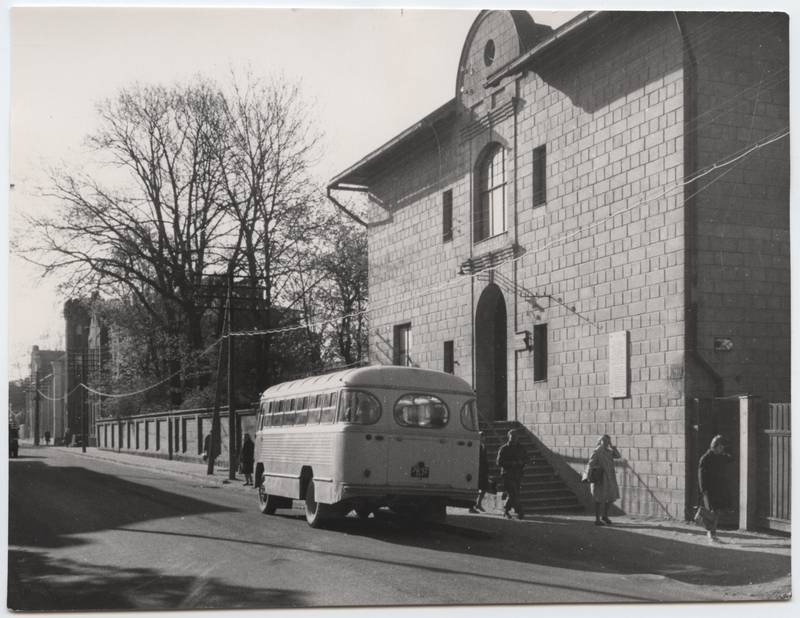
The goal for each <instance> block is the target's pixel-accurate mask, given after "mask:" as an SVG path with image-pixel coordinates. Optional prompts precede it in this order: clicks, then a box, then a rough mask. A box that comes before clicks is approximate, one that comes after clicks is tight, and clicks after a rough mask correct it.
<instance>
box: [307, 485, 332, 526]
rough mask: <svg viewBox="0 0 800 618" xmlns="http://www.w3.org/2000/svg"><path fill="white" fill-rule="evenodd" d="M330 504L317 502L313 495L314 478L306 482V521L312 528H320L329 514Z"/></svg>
mask: <svg viewBox="0 0 800 618" xmlns="http://www.w3.org/2000/svg"><path fill="white" fill-rule="evenodd" d="M331 511H332V509H331V505H330V504H322V503H320V502H317V501H316V499H315V497H314V480H313V479H311V480H309V482H308V487H307V488H306V521H307V522H308V525H309V526H311V527H312V528H321V527H322V525H323V523H324V522H325V520H326V519H328V518H329V517H330V515H331Z"/></svg>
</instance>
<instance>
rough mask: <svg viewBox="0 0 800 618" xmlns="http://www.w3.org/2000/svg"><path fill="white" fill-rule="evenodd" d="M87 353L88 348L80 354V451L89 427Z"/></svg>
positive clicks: (83, 446) (83, 449) (82, 448)
mask: <svg viewBox="0 0 800 618" xmlns="http://www.w3.org/2000/svg"><path fill="white" fill-rule="evenodd" d="M88 355H89V349H88V346H87V349H86V350H84V352H83V354H82V355H81V386H82V387H83V388H81V452H83V453H85V452H86V440H87V438H88V436H87V435H86V434H87V433H88V431H87V428H88V427H89V419H88V418H87V417H88V416H89V414H88V412H89V389H88V388H87V384H86V361H87V358H86V357H87V356H88Z"/></svg>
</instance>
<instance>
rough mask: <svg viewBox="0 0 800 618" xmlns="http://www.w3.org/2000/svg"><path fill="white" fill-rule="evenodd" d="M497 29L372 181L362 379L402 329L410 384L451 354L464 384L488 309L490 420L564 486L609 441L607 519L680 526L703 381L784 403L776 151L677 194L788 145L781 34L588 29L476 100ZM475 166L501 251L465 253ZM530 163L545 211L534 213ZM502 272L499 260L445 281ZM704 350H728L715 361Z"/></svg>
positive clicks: (621, 18) (784, 266)
mask: <svg viewBox="0 0 800 618" xmlns="http://www.w3.org/2000/svg"><path fill="white" fill-rule="evenodd" d="M502 15H503V13H502V12H497V13H489V14H488V15H485V14H484V15H483V16H482V17H479V18H478V20H480V21H479V22H478V23H477V24H476V27H473V29H472V30H471V32H470V36H469V37H468V39H467V41H466V47H465V52H464V54H463V55H462V64H463V66H462V67H460V75H461V76H463V75H467V76H469V79H467V78H463V85H464V86H465V91H464V92H462V93H461V94H460V95H457V96H456V106H457V113H456V114H454V115H453V116H452V117H451V118H450V119H449V120H447V121H442V122H437V123H428V124H425V123H423V125H424V126H423V127H422V128H420V129H419V130H418V135H417V136H416V137H415V139H414V140H411V141H409V142H408V143H407V144H405V145H403V147H402V148H400V147H398V148H395V149H394V151H393V152H392V153H391V155H390V156H389V157H387V158H386V159H385V164H383V165H382V166H381V168H380V171H379V172H378V173H376V174H374V175H373V178H372V180H371V181H370V191H371V193H372V194H373V196H374V197H375V198H376V199H375V200H373V206H372V210H371V212H370V221H371V226H370V232H369V255H370V297H371V299H370V303H371V307H372V311H371V314H370V320H371V328H372V331H371V338H370V344H371V348H370V350H371V355H372V360H373V362H379V363H391V362H392V358H393V350H392V346H393V334H392V332H393V327H394V326H395V325H397V324H403V323H411V325H412V333H413V343H412V346H411V358H412V361H413V362H414V364H416V365H418V366H420V367H426V368H432V369H442V368H443V360H444V359H443V345H444V342H445V341H453V342H454V351H455V360H456V365H455V373H456V374H457V375H459V376H461V377H463V378H464V379H466V380H467V381H470V382H471V383H473V384H475V378H476V375H478V374H479V373H480V371H481V367H482V366H484V364H485V363H486V362H487V361H486V359H485V358H484V355H483V354H481V355H476V353H475V350H476V347H478V348H480V346H479V344H478V343H477V342H479V341H481V340H483V339H482V338H484V337H485V336H486V335H485V331H486V330H487V329H488V328H489V327H490V325H487V324H483V323H476V321H475V319H474V318H475V315H476V312H477V311H478V308H479V303H480V300H481V298H482V295H483V294H484V293H485V291H486V290H487V288H489V287H490V286H492V289H493V290H494V291H495V292H496V291H497V290H498V289H499V291H500V293H501V295H502V298H503V301H504V303H505V310H506V314H507V321H506V324H507V333H506V341H507V353H506V367H507V371H506V379H505V385H506V406H507V407H506V412H507V416H508V418H509V419H516V420H518V421H520V422H521V423H523V424H524V425H525V426H526V427H527V428H528V429H530V430H531V431H532V432H533V433H534V434H535V435H536V436H537V437H538V438H539V439H540V440H541V441H542V442H543V444H544V445H545V446H546V447H547V448H548V449H549V450H550V451H552V453H553V454H554V455H555V456H557V457H560V458H562V459H563V461H565V462H567V463H569V464H570V465H571V466H572V467H573V468H574V469H575V470H576V471H577V470H579V469H581V468H582V467H583V464H584V462H585V461H586V459H587V457H588V456H589V454H590V452H591V450H592V449H593V447H594V445H595V441H596V440H597V437H598V436H599V435H601V434H603V433H608V434H610V435H611V436H612V438H613V440H614V442H615V443H616V445H617V446H618V447H619V449H620V451H621V452H622V454H623V457H624V460H623V461H622V462H621V463H620V465H619V467H618V479H619V481H620V485H621V489H622V499H621V501H620V503H619V506H620V507H621V508H622V509H623V510H625V511H626V512H629V513H636V514H643V515H654V516H671V517H682V516H683V514H684V508H685V506H686V503H687V500H688V501H691V500H692V497H687V496H686V475H687V473H689V474H692V473H693V472H692V471H687V469H686V462H685V460H686V449H687V445H686V426H685V425H686V420H685V412H686V407H687V402H688V401H689V400H690V399H692V398H693V397H704V396H708V395H710V394H714V393H713V392H712V386H713V384H714V382H713V380H711V379H710V377H709V375H708V374H709V368H708V367H709V366H710V367H711V368H713V370H715V371H716V372H717V373H718V374H719V375H720V376H721V377H722V380H723V382H722V383H723V388H724V393H722V394H727V395H731V394H740V393H745V392H747V393H751V394H757V395H761V396H762V397H765V398H768V399H770V400H788V397H789V338H788V335H789V263H788V260H789V253H788V250H789V239H788V212H789V209H788V187H789V184H788V179H789V176H788V174H789V169H788V160H789V159H788V139H786V138H784V139H782V140H779V141H776V142H775V143H774V144H771V145H769V146H766V147H764V148H762V149H759V150H758V151H757V152H755V153H752V154H751V155H748V156H746V157H744V158H743V159H742V160H741V161H738V162H737V163H736V165H732V166H726V167H723V168H720V169H718V170H714V171H713V172H711V173H709V174H708V175H705V176H704V177H702V178H701V179H699V180H698V181H696V182H695V183H692V184H690V185H687V184H685V181H686V179H687V175H688V174H691V173H698V172H701V171H704V170H707V169H710V168H711V166H713V165H714V164H715V163H718V162H720V161H723V160H726V158H730V157H731V156H735V155H736V154H737V153H740V152H741V151H743V150H744V149H747V147H748V146H750V145H752V144H754V143H757V142H759V140H765V139H768V138H769V137H770V136H774V135H778V134H779V133H780V131H781V130H782V129H786V128H788V110H789V108H788V81H787V80H788V19H787V18H786V16H785V15H781V14H741V13H739V14H737V13H732V14H725V15H722V14H707V13H697V14H686V15H684V16H682V20H681V23H680V25H681V27H682V28H681V29H679V22H678V21H677V20H676V19H675V15H674V14H672V13H633V14H631V13H614V14H606V15H603V16H601V17H598V18H596V19H595V20H594V21H593V23H591V24H590V25H588V26H586V27H585V28H584V29H583V30H582V31H581V32H580V33H578V34H575V35H573V36H571V37H564V39H563V41H562V42H560V43H558V44H557V45H555V46H553V47H552V48H551V49H550V50H547V51H545V52H543V53H541V54H539V55H538V56H537V57H536V58H535V59H534V60H533V61H532V62H531V63H530V64H529V65H527V66H526V68H525V70H524V71H520V72H517V73H514V74H512V75H509V76H507V77H505V78H503V79H502V80H501V81H500V82H499V84H497V86H495V87H491V88H487V89H485V88H484V84H485V83H486V78H487V77H488V76H489V75H490V74H491V73H492V72H493V71H495V70H496V69H497V68H498V65H495V64H492V65H490V66H486V63H485V62H484V50H485V46H486V40H487V38H494V39H497V40H498V41H502V42H503V43H502V45H499V46H498V49H501V50H507V49H509V48H513V45H511V44H510V43H508V38H509V37H513V36H516V33H515V32H514V30H513V28H514V24H513V23H512V22H511V21H510V20H509V19H505V18H503V17H502ZM504 62H505V61H504ZM458 79H462V78H461V77H459V78H458ZM457 83H462V82H457ZM467 86H469V87H467ZM478 95H480V96H478ZM504 106H505V107H504ZM509 106H512V107H510V108H509ZM502 109H512V112H510V113H507V114H503V113H499V111H498V110H502ZM493 110H494V112H493ZM493 144H500V145H501V146H502V147H503V149H504V155H505V159H504V161H505V179H506V186H505V199H506V208H507V214H506V231H505V232H503V233H500V234H497V235H495V236H493V237H491V238H488V239H486V240H482V241H480V242H474V238H473V229H472V221H473V205H474V203H475V202H476V169H477V167H478V166H479V164H480V161H481V156H482V153H484V152H485V150H486V149H487V148H488V147H489V146H490V145H493ZM540 146H545V147H546V174H545V176H546V195H547V198H546V202H545V203H544V204H541V205H537V206H534V204H533V151H534V149H535V148H537V147H540ZM687 167H690V168H692V169H687ZM446 190H451V191H452V194H453V236H452V240H450V241H443V240H442V192H443V191H446ZM698 190H699V191H700V192H699V193H697V195H694V193H695V192H697V191H698ZM503 250H507V251H512V253H511V254H509V253H507V251H506V253H502V255H504V256H506V255H514V256H516V257H515V259H513V260H511V259H507V260H506V261H505V263H503V264H501V265H500V266H498V267H497V268H496V269H495V270H493V271H491V272H483V273H477V274H476V273H472V275H470V273H469V272H467V273H466V274H459V270H460V269H461V266H462V264H463V263H464V262H465V261H466V260H467V259H469V258H473V259H476V258H479V257H481V256H487V255H489V254H492V253H493V252H495V253H496V252H501V251H503ZM467 270H468V269H467ZM494 286H496V287H494ZM487 297H488V296H483V298H487ZM691 306H696V312H694V313H693V312H692V311H690V310H689V308H690V307H691ZM689 315H696V316H697V318H696V323H695V320H694V318H692V319H688V318H687V316H689ZM536 324H547V337H548V341H547V378H546V380H539V381H535V380H534V367H533V359H534V355H533V353H532V352H531V351H529V350H525V349H520V346H519V345H517V344H516V343H515V341H516V339H515V336H514V335H515V333H517V332H520V331H531V332H532V331H533V327H534V325H536ZM616 331H628V336H629V350H628V357H629V368H628V371H629V374H628V378H629V392H628V396H627V397H621V398H612V397H610V396H609V352H608V341H609V334H610V333H613V332H616ZM720 338H727V339H730V340H731V341H732V342H733V348H732V349H731V350H728V351H725V352H723V351H715V342H717V340H718V339H720ZM693 347H696V350H694V349H692V350H691V351H692V354H689V351H690V348H693ZM698 357H700V358H703V359H704V360H705V361H706V363H705V364H702V363H698V362H696V360H695V359H696V358H698ZM489 407H491V406H489ZM485 412H487V413H488V415H489V416H492V415H497V414H501V411H499V410H488V411H485Z"/></svg>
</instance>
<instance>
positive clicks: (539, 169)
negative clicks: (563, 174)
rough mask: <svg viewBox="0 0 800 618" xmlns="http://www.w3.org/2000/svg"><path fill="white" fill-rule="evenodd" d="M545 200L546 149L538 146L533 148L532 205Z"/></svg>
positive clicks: (537, 204) (539, 203) (542, 202)
mask: <svg viewBox="0 0 800 618" xmlns="http://www.w3.org/2000/svg"><path fill="white" fill-rule="evenodd" d="M546 201H547V150H546V147H545V146H539V147H538V148H534V150H533V205H534V206H539V205H541V204H544V203H545V202H546Z"/></svg>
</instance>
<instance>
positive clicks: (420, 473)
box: [411, 461, 431, 479]
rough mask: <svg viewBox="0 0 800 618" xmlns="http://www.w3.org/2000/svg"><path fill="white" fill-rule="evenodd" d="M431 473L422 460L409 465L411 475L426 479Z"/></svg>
mask: <svg viewBox="0 0 800 618" xmlns="http://www.w3.org/2000/svg"><path fill="white" fill-rule="evenodd" d="M430 475H431V471H430V469H429V468H428V466H426V465H425V462H424V461H420V462H419V463H418V464H417V465H416V466H411V476H412V477H414V478H419V479H426V478H428V477H429V476H430Z"/></svg>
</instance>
